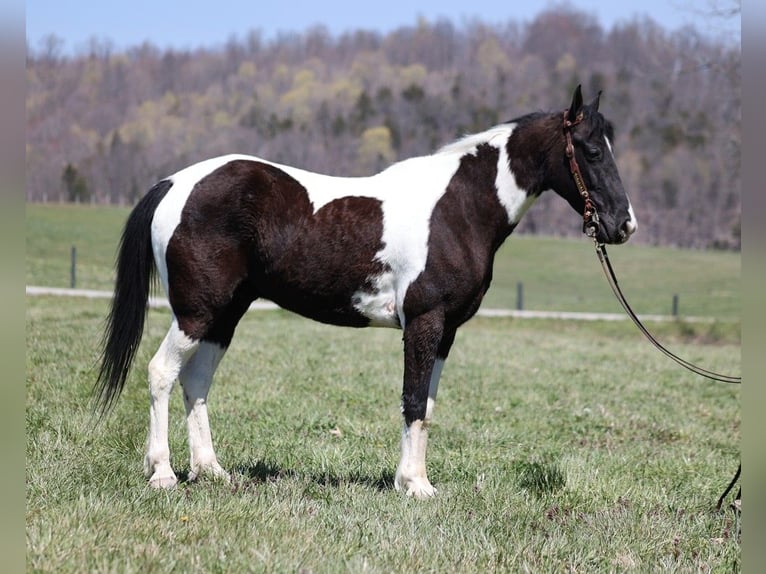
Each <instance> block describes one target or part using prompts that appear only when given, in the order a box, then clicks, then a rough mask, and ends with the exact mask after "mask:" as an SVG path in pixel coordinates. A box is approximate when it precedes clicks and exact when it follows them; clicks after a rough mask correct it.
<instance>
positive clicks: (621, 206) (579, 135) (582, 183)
mask: <svg viewBox="0 0 766 574" xmlns="http://www.w3.org/2000/svg"><path fill="white" fill-rule="evenodd" d="M600 96H601V92H599V94H598V95H597V96H596V97H595V98H594V99H593V100H592V101H591V102H590V103H587V104H584V103H583V97H582V91H581V89H580V86H577V88H576V89H575V92H574V96H573V97H572V103H571V105H570V106H569V109H568V110H566V111H565V112H564V114H563V117H562V121H561V128H562V129H561V136H560V138H561V139H563V140H564V141H563V143H562V144H561V155H560V160H557V161H555V162H554V167H553V170H552V171H553V189H554V190H555V191H556V193H558V194H559V195H560V196H562V197H563V198H564V199H566V200H567V201H568V202H569V204H570V205H571V206H572V207H573V208H574V209H575V211H577V212H578V213H580V214H583V215H584V218H585V229H584V230H585V231H586V233H588V234H589V235H591V234H592V235H593V236H594V237H595V239H596V240H597V241H599V242H600V243H625V242H626V241H627V240H628V239H629V238H630V236H631V235H632V234H633V233H634V232H635V231H636V217H635V215H634V213H633V208H632V207H631V204H630V200H629V199H628V195H627V194H626V193H625V189H624V187H623V185H622V180H621V179H620V174H619V172H618V171H617V165H616V164H615V160H614V154H613V152H612V143H611V142H612V139H613V136H614V129H613V127H612V124H611V123H610V122H609V121H608V120H607V119H606V118H604V116H603V115H601V113H600V112H599V111H598V106H599V99H600ZM578 180H579V181H578ZM589 228H590V229H589Z"/></svg>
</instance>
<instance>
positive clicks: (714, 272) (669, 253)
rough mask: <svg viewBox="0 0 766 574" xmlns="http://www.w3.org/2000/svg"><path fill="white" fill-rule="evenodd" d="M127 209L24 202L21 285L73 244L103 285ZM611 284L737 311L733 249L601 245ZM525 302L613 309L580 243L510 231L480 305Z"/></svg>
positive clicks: (52, 277) (56, 273)
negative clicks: (614, 278) (611, 270)
mask: <svg viewBox="0 0 766 574" xmlns="http://www.w3.org/2000/svg"><path fill="white" fill-rule="evenodd" d="M127 215H128V209H127V208H115V207H92V206H61V205H35V204H30V205H28V206H27V271H26V282H27V284H28V285H45V286H50V287H68V286H69V284H70V250H71V247H72V246H73V245H74V246H76V247H77V254H78V265H77V286H78V287H81V288H89V289H111V288H112V286H113V281H114V272H113V269H114V268H113V263H114V255H115V252H116V248H117V242H118V240H119V237H120V233H121V231H122V225H123V223H124V221H125V219H126V218H127ZM609 256H610V259H611V260H612V263H613V265H614V267H615V270H616V272H617V275H618V278H619V280H620V285H621V286H622V288H623V290H624V291H625V293H626V296H627V297H628V300H629V301H630V303H631V305H632V306H633V307H634V309H635V310H636V311H637V312H638V313H639V314H670V313H671V310H672V300H673V295H674V294H678V296H679V303H680V304H679V307H680V313H681V314H682V315H686V316H707V317H715V318H718V319H727V320H728V319H732V318H735V319H736V318H739V314H740V311H741V307H740V293H739V284H740V265H741V257H740V254H738V253H729V252H711V251H690V250H680V249H671V248H659V247H647V246H645V245H634V244H627V245H622V246H614V247H610V248H609ZM519 282H522V283H523V285H524V308H526V309H535V310H555V311H600V312H613V313H614V312H621V308H620V306H619V303H618V302H617V301H616V299H615V298H614V295H613V294H612V292H611V290H610V289H609V286H608V284H607V282H606V278H605V277H604V275H603V272H602V270H601V266H600V265H599V263H598V260H597V258H596V255H595V252H594V249H593V246H592V244H591V243H590V241H589V240H587V239H585V238H582V239H579V240H564V239H555V238H544V237H543V238H541V237H529V236H514V235H512V236H511V237H510V238H509V239H508V241H506V243H505V245H503V247H502V248H501V249H500V251H499V252H498V255H497V258H496V263H495V271H494V279H493V282H492V287H491V288H490V290H489V292H488V293H487V297H486V299H485V302H484V305H485V306H486V307H501V308H515V307H516V291H517V284H518V283H519Z"/></svg>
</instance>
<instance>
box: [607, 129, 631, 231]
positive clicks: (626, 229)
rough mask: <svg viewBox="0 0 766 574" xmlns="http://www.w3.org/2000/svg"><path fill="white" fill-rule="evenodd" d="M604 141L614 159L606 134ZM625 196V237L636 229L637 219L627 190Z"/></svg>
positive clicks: (610, 143)
mask: <svg viewBox="0 0 766 574" xmlns="http://www.w3.org/2000/svg"><path fill="white" fill-rule="evenodd" d="M604 141H606V147H607V149H608V150H609V153H610V154H612V158H613V159H615V158H614V151H613V150H612V142H610V141H609V138H608V137H606V136H604ZM625 198H626V199H627V200H628V217H630V219H629V220H628V222H627V223H626V224H625V232H626V233H627V237H630V236H631V235H633V234H634V233H635V232H636V229H638V220H637V219H636V214H635V212H634V211H633V204H632V203H631V202H630V197H629V196H628V192H627V191H626V192H625ZM626 239H627V238H626Z"/></svg>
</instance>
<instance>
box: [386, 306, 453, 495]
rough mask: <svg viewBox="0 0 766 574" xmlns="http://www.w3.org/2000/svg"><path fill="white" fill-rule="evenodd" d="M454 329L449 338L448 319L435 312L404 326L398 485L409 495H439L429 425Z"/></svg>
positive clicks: (395, 485) (395, 483)
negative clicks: (431, 470)
mask: <svg viewBox="0 0 766 574" xmlns="http://www.w3.org/2000/svg"><path fill="white" fill-rule="evenodd" d="M453 339H454V332H452V333H450V334H449V336H446V337H445V333H444V319H443V315H442V314H441V313H440V312H437V311H434V312H431V313H427V314H424V315H421V316H419V317H416V318H415V319H413V320H412V321H410V322H409V323H408V324H407V326H406V327H405V329H404V385H403V390H402V415H403V417H404V424H403V427H402V441H401V459H400V461H399V466H398V467H397V469H396V477H395V479H394V487H395V488H396V489H397V490H401V491H404V492H405V493H406V494H407V495H408V496H415V497H416V498H429V497H431V496H433V495H434V494H436V489H435V488H434V487H433V485H431V482H430V481H429V480H428V475H427V473H426V447H427V445H428V428H429V425H430V422H431V417H432V414H433V408H434V402H435V400H436V390H437V388H438V385H439V377H440V375H441V371H442V367H443V365H444V359H445V358H446V352H442V342H443V341H446V342H447V344H446V348H447V350H449V345H451V344H452V340H453Z"/></svg>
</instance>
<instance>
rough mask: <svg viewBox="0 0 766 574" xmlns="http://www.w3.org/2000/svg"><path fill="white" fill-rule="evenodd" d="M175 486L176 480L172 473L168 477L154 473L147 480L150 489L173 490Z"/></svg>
mask: <svg viewBox="0 0 766 574" xmlns="http://www.w3.org/2000/svg"><path fill="white" fill-rule="evenodd" d="M177 484H178V478H176V475H175V474H173V473H172V472H171V473H170V474H169V475H168V474H160V473H157V472H155V473H154V474H153V475H152V477H151V478H150V479H149V486H151V487H152V488H164V489H168V488H175V486H176V485H177Z"/></svg>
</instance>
